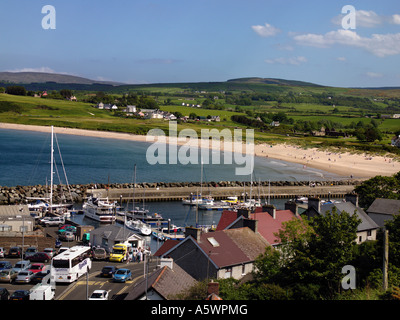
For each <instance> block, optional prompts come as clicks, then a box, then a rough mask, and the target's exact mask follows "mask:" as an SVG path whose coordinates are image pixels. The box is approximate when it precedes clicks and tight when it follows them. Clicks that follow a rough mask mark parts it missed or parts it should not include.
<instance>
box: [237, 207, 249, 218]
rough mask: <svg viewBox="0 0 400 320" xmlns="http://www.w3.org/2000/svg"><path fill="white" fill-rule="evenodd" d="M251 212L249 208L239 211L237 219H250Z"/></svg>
mask: <svg viewBox="0 0 400 320" xmlns="http://www.w3.org/2000/svg"><path fill="white" fill-rule="evenodd" d="M249 214H250V210H249V209H247V208H240V209H238V211H237V217H238V218H239V217H240V216H243V217H245V218H247V219H248V218H249Z"/></svg>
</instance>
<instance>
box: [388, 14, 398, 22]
mask: <svg viewBox="0 0 400 320" xmlns="http://www.w3.org/2000/svg"><path fill="white" fill-rule="evenodd" d="M390 23H393V24H400V14H394V15H392V16H391V17H390Z"/></svg>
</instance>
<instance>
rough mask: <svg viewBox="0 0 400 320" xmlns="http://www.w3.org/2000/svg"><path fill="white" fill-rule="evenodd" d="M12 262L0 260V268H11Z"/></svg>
mask: <svg viewBox="0 0 400 320" xmlns="http://www.w3.org/2000/svg"><path fill="white" fill-rule="evenodd" d="M12 267H13V266H12V264H11V262H10V261H0V270H4V269H12Z"/></svg>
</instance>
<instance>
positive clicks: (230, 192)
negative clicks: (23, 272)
mask: <svg viewBox="0 0 400 320" xmlns="http://www.w3.org/2000/svg"><path fill="white" fill-rule="evenodd" d="M362 182H363V180H356V179H349V180H337V181H317V182H314V183H313V184H312V186H310V182H309V181H270V182H269V181H257V182H254V181H253V182H252V183H251V182H250V181H219V182H206V183H204V182H203V183H202V184H201V183H200V182H154V183H150V182H143V183H136V184H133V183H112V184H101V183H97V184H94V183H91V184H74V185H69V187H68V186H66V185H54V186H53V188H54V189H53V202H54V203H60V202H61V201H63V200H66V201H67V202H71V201H72V202H74V203H82V202H83V201H84V200H85V199H86V198H87V196H88V195H90V194H94V195H96V196H98V197H109V199H110V200H116V201H122V202H127V201H132V199H134V200H135V202H136V201H137V202H139V201H177V200H180V199H182V198H186V197H188V196H189V195H190V194H199V193H200V192H201V193H202V194H203V195H211V196H212V197H213V198H214V199H222V198H226V197H227V196H238V197H239V198H243V197H244V195H245V194H247V195H250V194H251V195H252V197H253V198H254V197H261V198H267V197H270V198H294V197H295V196H319V197H324V198H325V197H329V196H334V197H342V196H344V195H345V194H346V193H349V192H352V191H353V190H354V187H355V186H357V185H360V184H361V183H362ZM48 193H49V187H46V186H43V185H36V186H15V187H1V186H0V205H12V204H20V203H23V204H24V203H26V202H31V201H32V200H29V199H30V198H45V197H47V196H48Z"/></svg>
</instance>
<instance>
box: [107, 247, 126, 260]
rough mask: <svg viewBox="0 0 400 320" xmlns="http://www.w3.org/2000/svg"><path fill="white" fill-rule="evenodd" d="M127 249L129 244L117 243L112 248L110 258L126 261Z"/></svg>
mask: <svg viewBox="0 0 400 320" xmlns="http://www.w3.org/2000/svg"><path fill="white" fill-rule="evenodd" d="M127 251H128V246H127V245H126V244H123V243H117V244H115V245H114V246H113V248H112V251H111V253H110V257H109V260H110V261H117V262H124V261H126V254H127Z"/></svg>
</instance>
